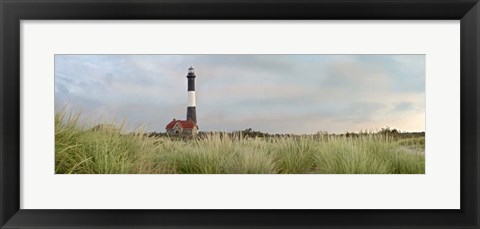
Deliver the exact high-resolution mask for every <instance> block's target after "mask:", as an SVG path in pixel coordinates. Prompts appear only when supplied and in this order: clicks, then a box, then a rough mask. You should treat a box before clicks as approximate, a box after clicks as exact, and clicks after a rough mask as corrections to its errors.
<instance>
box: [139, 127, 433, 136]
mask: <svg viewBox="0 0 480 229" xmlns="http://www.w3.org/2000/svg"><path fill="white" fill-rule="evenodd" d="M212 133H219V134H226V135H228V136H229V137H234V136H243V137H250V138H257V137H259V138H269V137H296V136H298V137H300V136H312V137H316V136H317V137H325V136H342V137H360V136H366V135H382V136H388V137H392V138H416V137H424V136H425V132H402V131H399V130H397V129H395V128H393V129H392V128H390V127H385V128H382V129H380V130H379V131H377V132H372V131H360V132H346V133H342V134H332V133H328V132H326V131H318V132H317V133H315V134H270V133H265V132H261V131H256V130H253V129H252V128H247V129H245V130H238V131H232V132H218V131H200V132H198V134H197V137H202V136H205V135H209V134H212ZM145 135H146V136H148V137H174V138H185V137H177V136H172V135H169V134H167V133H166V132H149V133H145Z"/></svg>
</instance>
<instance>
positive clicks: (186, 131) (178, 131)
mask: <svg viewBox="0 0 480 229" xmlns="http://www.w3.org/2000/svg"><path fill="white" fill-rule="evenodd" d="M165 130H166V131H167V134H171V135H183V136H193V135H196V134H197V131H198V126H197V124H195V123H194V122H193V121H192V120H191V119H189V120H187V121H185V120H176V119H173V120H172V121H171V122H170V123H168V124H167V126H166V127H165Z"/></svg>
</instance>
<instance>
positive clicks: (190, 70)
mask: <svg viewBox="0 0 480 229" xmlns="http://www.w3.org/2000/svg"><path fill="white" fill-rule="evenodd" d="M188 73H189V74H194V73H195V68H193V67H192V66H190V67H189V68H188Z"/></svg>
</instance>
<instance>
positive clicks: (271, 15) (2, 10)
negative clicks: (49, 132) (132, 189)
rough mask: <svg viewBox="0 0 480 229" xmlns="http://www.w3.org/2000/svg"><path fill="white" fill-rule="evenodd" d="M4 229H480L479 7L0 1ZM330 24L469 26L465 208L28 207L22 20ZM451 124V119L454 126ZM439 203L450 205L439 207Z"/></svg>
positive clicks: (464, 47)
mask: <svg viewBox="0 0 480 229" xmlns="http://www.w3.org/2000/svg"><path fill="white" fill-rule="evenodd" d="M0 14H1V23H0V24H1V28H0V29H1V32H0V33H1V40H0V50H1V61H0V69H1V77H0V87H1V89H0V90H1V91H0V92H1V93H0V123H1V124H0V125H1V126H0V163H1V165H0V188H1V189H0V205H1V206H0V212H1V214H0V225H1V228H67V227H68V228H72V227H77V228H97V227H101V228H106V227H110V228H120V227H127V228H130V227H135V228H146V227H161V228H190V227H198V228H214V227H216V228H257V227H258V228H479V227H480V223H479V184H480V183H479V164H480V163H479V147H478V137H479V136H478V132H479V102H480V101H479V97H480V94H479V90H478V86H479V81H478V76H479V64H480V62H479V60H480V59H479V55H480V49H479V48H480V46H479V41H480V39H479V34H480V33H479V32H480V27H479V25H480V23H479V19H480V6H479V3H478V0H418V1H411V0H381V1H379V0H357V1H351V0H336V1H332V0H325V1H323V0H310V1H308V0H297V1H295V0H255V1H253V0H196V1H194V0H140V1H135V0H118V1H109V0H97V1H91V0H62V1H59V0H37V1H32V0H0ZM84 19H88V20H144V19H209V20H215V19H231V20H236V19H248V20H252V19H259V20H264V19H273V20H278V19H289V20H305V19H329V20H337V19H338V20H346V19H348V20H413V19H416V20H417V19H418V20H460V21H461V72H460V74H461V79H460V80H461V123H460V124H461V209H460V210H347V209H345V210H288V209H285V210H127V209H125V210H23V209H20V149H21V145H20V143H21V142H20V134H21V133H20V115H21V112H22V111H21V109H20V99H21V98H20V21H21V20H84ZM446 121H447V120H446ZM438 201H442V200H441V199H439V200H438Z"/></svg>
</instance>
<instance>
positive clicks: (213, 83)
mask: <svg viewBox="0 0 480 229" xmlns="http://www.w3.org/2000/svg"><path fill="white" fill-rule="evenodd" d="M189 66H193V67H194V68H195V73H196V75H197V77H196V82H195V84H196V85H195V87H196V88H195V89H196V110H197V124H198V126H199V131H233V130H244V129H247V128H252V129H253V130H257V131H262V132H268V133H293V134H312V133H317V132H318V131H327V132H329V133H344V132H347V131H348V132H358V131H376V130H379V129H381V128H384V127H387V126H388V127H390V128H396V129H398V130H401V131H409V132H412V131H425V55H55V107H56V109H59V108H62V107H65V106H66V107H67V108H68V109H69V110H70V111H71V112H74V113H76V112H80V114H81V117H82V119H85V120H89V122H91V123H99V122H101V123H104V122H117V123H119V122H125V123H126V129H127V130H129V131H133V130H135V129H139V128H141V129H144V130H146V131H156V132H164V131H165V126H166V124H168V123H169V122H170V121H171V120H172V119H174V118H175V119H182V120H183V119H185V118H186V111H187V102H188V101H187V79H186V75H187V70H188V67H189Z"/></svg>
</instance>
